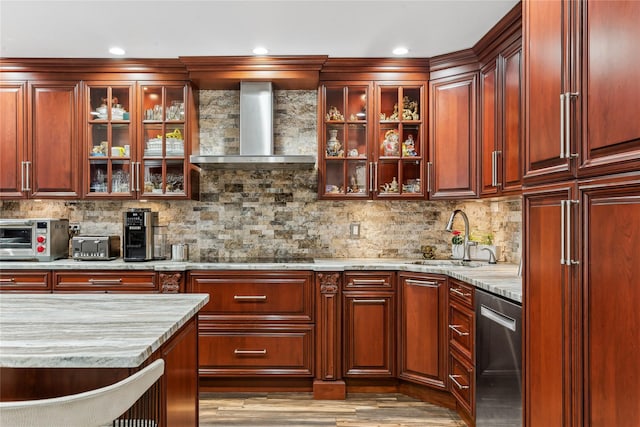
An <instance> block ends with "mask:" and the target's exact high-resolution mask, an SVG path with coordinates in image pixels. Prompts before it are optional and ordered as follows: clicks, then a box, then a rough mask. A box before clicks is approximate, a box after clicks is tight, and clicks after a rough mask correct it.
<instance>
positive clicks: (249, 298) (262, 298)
mask: <svg viewBox="0 0 640 427" xmlns="http://www.w3.org/2000/svg"><path fill="white" fill-rule="evenodd" d="M233 299H234V300H236V301H266V300H267V296H266V295H234V296H233Z"/></svg>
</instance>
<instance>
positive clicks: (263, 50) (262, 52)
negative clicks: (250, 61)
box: [253, 46, 269, 55]
mask: <svg viewBox="0 0 640 427" xmlns="http://www.w3.org/2000/svg"><path fill="white" fill-rule="evenodd" d="M253 53H255V54H256V55H266V54H267V53H269V51H268V50H267V48H266V47H260V46H258V47H256V48H254V49H253Z"/></svg>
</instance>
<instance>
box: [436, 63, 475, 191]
mask: <svg viewBox="0 0 640 427" xmlns="http://www.w3.org/2000/svg"><path fill="white" fill-rule="evenodd" d="M477 86H478V73H477V72H470V73H463V74H459V75H455V76H452V77H443V78H439V79H436V80H432V81H431V82H429V97H430V108H429V135H430V138H429V163H428V164H427V175H428V176H427V180H428V181H427V191H428V192H429V198H430V199H432V200H434V199H456V198H470V197H477V195H478V190H477V187H478V185H477V182H478V180H477V176H476V172H477V167H476V164H477V159H476V156H477V154H476V151H477V150H476V145H477V135H476V120H477V117H476V116H477V111H476V110H477V109H476V103H477Z"/></svg>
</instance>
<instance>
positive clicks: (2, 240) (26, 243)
mask: <svg viewBox="0 0 640 427" xmlns="http://www.w3.org/2000/svg"><path fill="white" fill-rule="evenodd" d="M67 257H69V220H67V219H47V218H43V219H0V259H2V260H15V261H53V260H55V259H59V258H67Z"/></svg>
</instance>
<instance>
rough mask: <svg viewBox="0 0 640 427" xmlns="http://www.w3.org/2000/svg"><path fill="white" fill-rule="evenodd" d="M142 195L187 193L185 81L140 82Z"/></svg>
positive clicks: (140, 179)
mask: <svg viewBox="0 0 640 427" xmlns="http://www.w3.org/2000/svg"><path fill="white" fill-rule="evenodd" d="M141 94H142V96H141V99H142V105H141V115H142V129H141V138H140V141H141V145H142V146H141V147H140V148H141V151H142V166H141V168H140V169H141V173H140V176H139V178H138V179H139V181H140V182H141V185H140V190H139V191H140V193H141V195H143V196H145V197H146V196H151V197H154V196H162V197H172V196H176V197H185V196H186V189H185V174H186V173H185V171H186V170H187V157H186V155H185V153H187V149H186V147H185V145H186V144H185V141H186V138H185V135H186V117H185V99H186V94H187V87H186V86H185V85H168V84H166V85H163V84H157V83H154V84H141Z"/></svg>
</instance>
